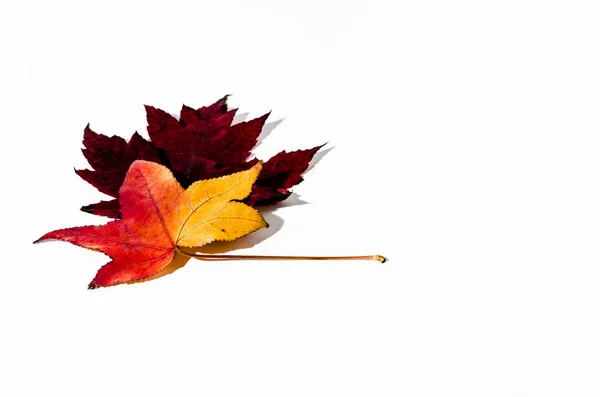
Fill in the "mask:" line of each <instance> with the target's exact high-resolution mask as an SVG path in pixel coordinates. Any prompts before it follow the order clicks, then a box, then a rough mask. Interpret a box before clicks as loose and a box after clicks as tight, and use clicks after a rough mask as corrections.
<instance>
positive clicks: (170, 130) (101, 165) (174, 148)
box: [77, 96, 320, 217]
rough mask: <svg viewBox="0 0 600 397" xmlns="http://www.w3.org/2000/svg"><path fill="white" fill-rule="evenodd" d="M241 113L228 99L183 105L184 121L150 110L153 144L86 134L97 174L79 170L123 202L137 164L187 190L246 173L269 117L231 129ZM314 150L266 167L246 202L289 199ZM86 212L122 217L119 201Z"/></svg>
mask: <svg viewBox="0 0 600 397" xmlns="http://www.w3.org/2000/svg"><path fill="white" fill-rule="evenodd" d="M235 113H236V110H235V109H233V110H230V109H228V107H227V96H225V97H223V98H221V99H219V100H218V101H216V102H215V103H213V104H212V105H209V106H205V107H201V108H199V109H193V108H191V107H189V106H185V105H183V107H182V108H181V113H180V117H179V120H178V119H177V118H176V117H173V116H172V115H170V114H169V113H167V112H165V111H163V110H161V109H158V108H155V107H152V106H146V114H147V120H148V134H149V136H150V139H151V142H148V141H146V140H145V139H144V138H142V137H141V136H140V135H139V134H137V133H135V134H134V135H133V136H132V138H131V140H130V141H129V142H126V141H125V140H124V139H122V138H119V137H110V138H109V137H106V136H104V135H100V134H96V133H95V132H93V131H92V130H91V129H89V127H87V128H86V131H85V133H84V146H85V149H83V151H84V155H85V157H86V159H88V161H89V163H90V165H91V166H92V168H93V170H78V171H77V174H78V175H79V176H81V177H82V178H83V179H84V180H86V181H87V182H89V183H90V184H92V185H93V186H95V187H96V188H98V190H100V191H101V192H103V193H105V194H108V195H109V196H112V197H115V198H117V197H118V191H119V188H120V186H121V184H122V183H123V180H124V178H125V174H126V172H127V170H128V169H129V166H130V165H131V163H132V162H133V161H135V160H149V161H154V162H158V163H160V164H164V165H167V166H168V167H170V169H171V170H172V171H173V173H174V175H175V177H176V178H177V179H178V180H179V182H180V183H181V185H182V186H183V187H187V186H189V185H190V184H191V183H193V182H195V181H197V180H201V179H209V178H216V177H220V176H224V175H228V174H231V173H235V172H239V171H244V170H247V169H249V168H250V167H252V166H253V165H254V164H256V162H257V159H252V160H248V158H249V157H250V154H251V150H252V149H253V148H254V146H256V144H257V139H258V137H259V135H260V133H261V131H262V129H263V127H264V125H265V122H266V120H267V118H268V117H269V113H267V114H265V115H263V116H261V117H258V118H255V119H252V120H249V121H246V122H241V123H238V124H235V125H231V124H232V122H233V118H234V116H235ZM319 149H320V146H319V147H315V148H312V149H308V150H298V151H294V152H286V151H283V152H281V153H279V154H277V155H275V156H273V157H272V158H271V159H270V160H269V161H267V162H266V163H265V164H264V167H263V171H262V172H261V174H260V176H259V178H258V180H257V182H256V184H255V186H254V189H253V191H252V194H251V196H250V197H249V198H248V200H247V202H248V203H249V204H251V205H253V204H269V203H273V202H276V201H281V200H284V199H286V198H287V197H288V196H289V195H290V194H291V192H290V191H289V189H290V188H291V187H292V186H294V185H296V184H298V183H300V182H301V181H302V173H303V172H305V171H306V169H307V167H308V164H309V162H310V160H311V159H312V157H313V156H314V154H315V153H316V152H317V151H318V150H319ZM82 210H83V211H86V212H89V213H92V214H96V215H103V216H109V217H119V216H120V215H119V204H118V201H116V200H114V201H103V202H99V203H96V204H90V205H88V206H84V207H82Z"/></svg>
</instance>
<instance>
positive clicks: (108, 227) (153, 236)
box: [36, 160, 267, 289]
mask: <svg viewBox="0 0 600 397" xmlns="http://www.w3.org/2000/svg"><path fill="white" fill-rule="evenodd" d="M261 167H262V164H261V163H257V164H256V165H255V166H254V167H252V168H251V169H249V170H247V171H243V172H238V173H235V174H231V175H227V176H224V177H221V178H215V179H210V180H205V181H198V182H196V183H194V184H192V185H191V186H190V187H189V188H188V189H187V190H184V189H183V188H182V187H181V185H180V184H179V183H178V182H177V181H176V180H175V178H174V177H173V174H172V173H171V171H170V170H169V169H168V168H166V167H164V166H162V165H160V164H157V163H153V162H148V161H141V160H138V161H135V162H134V163H133V164H132V165H131V167H130V168H129V171H128V172H127V175H126V177H125V181H124V182H123V185H122V186H121V189H120V191H119V201H120V204H121V214H122V220H117V221H113V222H109V223H107V224H105V225H101V226H82V227H74V228H69V229H61V230H56V231H53V232H50V233H47V234H45V235H44V236H42V237H41V238H40V239H39V240H37V241H36V242H40V241H44V240H51V239H58V240H63V241H67V242H70V243H73V244H76V245H79V246H81V247H85V248H88V249H91V250H95V251H101V252H103V253H105V254H106V255H108V256H109V257H110V258H111V259H112V260H111V261H110V262H108V263H107V264H106V265H104V266H103V267H102V268H100V270H99V271H98V273H97V274H96V277H95V278H94V280H92V282H91V283H90V284H89V288H90V289H93V288H97V287H105V286H109V285H114V284H120V283H124V282H128V281H134V280H140V279H143V278H146V277H149V276H152V275H153V274H156V273H157V272H159V271H161V270H162V269H164V268H165V267H166V266H167V265H168V264H169V263H170V262H171V260H172V259H173V256H174V253H175V251H176V249H177V246H185V247H191V246H193V247H198V246H201V245H204V244H207V243H209V242H211V241H214V240H234V239H236V238H239V237H242V236H244V235H246V234H248V233H252V232H254V231H256V230H258V229H260V228H262V227H265V226H267V223H266V222H265V220H264V219H263V217H262V216H261V215H260V214H259V213H258V212H257V211H256V210H255V209H253V208H252V207H249V206H247V205H246V204H243V203H240V202H238V201H232V200H243V199H244V198H246V197H247V196H248V195H249V194H250V192H251V190H252V185H253V184H254V182H255V181H256V178H257V176H258V174H259V173H260V170H261Z"/></svg>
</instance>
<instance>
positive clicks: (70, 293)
mask: <svg viewBox="0 0 600 397" xmlns="http://www.w3.org/2000/svg"><path fill="white" fill-rule="evenodd" d="M1 11H2V12H0V14H1V15H2V17H1V18H2V21H0V22H2V23H1V24H0V25H1V26H2V27H1V29H2V32H1V33H2V37H3V39H2V40H3V43H4V44H3V47H4V50H3V51H2V52H3V56H2V58H3V60H2V62H1V66H0V68H2V73H1V79H2V86H1V87H2V88H1V92H0V96H1V101H2V102H1V104H0V105H1V106H2V111H1V114H2V122H1V123H0V128H1V135H2V138H1V139H2V140H1V142H2V149H1V151H2V155H1V156H0V161H1V162H2V164H1V172H2V175H1V177H2V179H1V180H2V188H1V189H2V197H1V198H0V200H2V202H1V208H2V226H1V229H0V230H1V233H2V253H3V254H2V261H1V263H2V268H1V269H2V273H1V276H0V307H1V322H2V326H1V327H0V334H1V338H0V365H1V366H2V368H1V369H0V371H1V373H2V381H1V382H0V394H1V395H5V396H32V395H33V396H36V395H37V396H43V395H68V396H108V395H110V396H136V395H144V396H145V395H162V396H200V395H202V396H261V397H268V396H461V397H463V396H598V395H600V378H599V376H598V374H599V373H600V320H599V306H600V288H599V282H600V245H599V241H600V4H599V3H598V2H597V1H595V0H588V1H574V0H565V1H533V0H516V1H495V2H494V1H485V2H482V1H464V0H461V1H452V2H449V1H432V0H424V1H377V0H370V1H362V2H358V1H327V0H318V1H316V0H314V1H313V0H308V1H302V2H299V1H294V2H292V1H274V0H273V1H267V0H263V1H252V2H250V1H246V2H243V1H227V2H221V1H210V2H208V1H168V2H166V1H165V2H154V1H137V2H127V1H115V2H112V1H101V2H96V3H92V2H85V1H70V2H69V1H58V0H55V1H19V2H13V3H8V4H4V5H3V6H2V10H1ZM224 94H232V97H231V104H232V105H234V106H236V107H237V106H239V107H240V112H242V113H249V115H248V117H253V116H258V115H261V114H262V113H263V112H266V111H268V110H271V109H272V110H273V113H272V116H271V118H270V121H277V120H281V119H284V121H283V122H282V123H281V124H280V125H279V126H277V128H276V129H274V130H273V131H272V133H271V134H269V136H268V137H266V138H265V140H264V142H263V143H262V145H261V147H260V148H258V149H257V150H256V154H257V155H258V156H259V157H262V158H264V157H268V156H270V155H272V154H274V153H276V152H278V151H279V150H282V149H297V148H307V147H312V146H314V145H317V144H321V143H323V142H326V141H328V142H329V144H328V146H327V147H329V148H333V149H332V150H330V151H329V152H328V153H326V155H325V156H321V160H320V161H319V162H318V164H316V166H315V167H314V169H313V170H311V171H310V172H309V173H307V175H306V181H305V182H304V183H302V184H301V185H299V186H298V187H297V188H296V189H295V192H296V194H297V195H295V196H294V197H295V199H294V200H292V202H291V203H290V204H295V205H288V206H284V207H281V208H278V209H277V210H276V211H275V212H271V213H268V214H267V215H266V216H267V220H269V221H270V222H271V223H272V224H274V225H275V226H276V227H274V228H272V229H269V230H268V231H260V232H258V233H257V234H256V235H253V236H251V237H249V238H248V240H246V241H245V242H242V241H240V243H239V245H238V246H236V248H238V249H237V251H236V252H238V253H241V252H245V253H252V254H338V255H349V254H372V253H373V254H374V253H381V254H384V255H386V256H388V257H389V259H390V261H389V262H388V263H386V264H383V265H382V264H378V263H376V262H337V263H336V262H329V263H319V262H314V263H310V262H285V263H284V262H269V263H268V262H227V263H205V262H200V261H197V260H191V261H190V262H188V263H187V265H186V266H184V267H183V268H181V269H179V270H177V271H176V272H174V273H173V274H171V275H168V276H165V277H163V278H160V279H158V280H154V281H151V282H146V283H140V284H135V285H125V286H118V287H112V288H103V289H99V290H95V291H88V290H87V289H86V286H87V283H88V282H89V281H90V280H91V278H92V277H93V276H94V274H95V272H96V270H97V269H98V268H99V267H100V266H101V265H102V264H103V263H105V261H106V258H105V257H104V256H103V255H101V254H98V253H94V252H90V251H87V250H83V249H81V248H78V247H75V246H71V245H69V244H64V243H60V242H54V243H47V244H42V245H36V246H34V245H32V244H31V242H32V241H33V240H35V239H36V238H38V237H39V236H41V235H42V234H44V233H45V232H47V231H50V230H53V229H57V228H63V227H67V226H77V225H85V224H90V223H101V222H103V219H102V218H98V217H94V216H92V215H88V214H84V213H81V212H79V210H78V208H79V207H80V206H81V205H83V204H88V203H90V202H95V201H97V200H99V199H101V198H102V196H101V195H100V194H99V193H98V192H96V191H95V190H94V189H93V188H92V187H91V186H89V185H87V184H86V183H85V182H83V181H82V180H80V179H79V178H78V177H77V176H76V175H75V174H74V172H73V167H77V168H82V167H85V166H86V163H85V160H84V158H83V156H82V155H81V152H80V148H81V136H82V130H83V127H84V126H85V125H86V124H87V123H88V122H90V123H91V125H92V128H94V129H95V130H97V131H98V132H102V133H105V134H118V135H121V136H124V137H126V138H129V137H130V136H131V134H132V133H133V131H135V130H138V131H140V132H141V133H143V134H144V135H145V126H146V122H145V115H144V110H143V106H142V105H143V104H151V105H154V106H158V107H161V108H163V109H165V110H167V111H169V112H171V113H177V112H178V111H179V109H180V107H181V104H182V103H185V104H187V105H190V106H194V107H199V106H202V105H206V104H209V103H211V102H212V101H214V100H216V99H217V98H219V97H221V96H222V95H224ZM302 202H305V204H302ZM273 230H275V233H273Z"/></svg>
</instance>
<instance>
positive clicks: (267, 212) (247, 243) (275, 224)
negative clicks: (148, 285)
mask: <svg viewBox="0 0 600 397" xmlns="http://www.w3.org/2000/svg"><path fill="white" fill-rule="evenodd" d="M304 204H308V203H307V202H306V201H304V200H302V199H301V198H300V196H299V195H298V194H296V193H292V194H291V195H290V196H289V197H288V198H287V199H286V200H285V201H284V202H279V203H276V204H271V205H268V206H265V207H262V208H261V209H260V213H261V214H262V216H263V217H264V218H265V220H266V221H267V223H268V224H269V227H268V228H264V229H260V230H258V231H256V232H254V233H252V234H249V235H248V236H245V237H243V238H240V239H237V240H234V241H214V242H212V243H210V244H207V245H205V246H203V247H197V248H192V249H191V250H190V252H195V253H202V254H224V253H226V252H229V251H234V250H239V249H244V248H251V247H254V246H255V245H257V244H259V243H261V242H263V241H265V240H266V239H268V238H270V237H271V236H273V235H274V234H275V233H277V232H278V231H279V230H281V228H282V227H283V223H284V222H283V219H282V218H281V217H280V216H278V215H276V214H275V212H276V211H277V210H278V209H279V208H283V207H292V206H296V205H304ZM190 259H192V258H190V257H189V256H185V255H182V254H180V253H179V252H175V256H174V257H173V260H172V261H171V262H170V263H169V264H168V265H167V266H166V267H165V268H164V269H163V270H161V271H160V272H158V273H156V274H154V275H152V276H150V277H148V278H145V279H142V280H136V281H130V282H128V283H127V284H139V283H145V282H146V281H152V280H156V279H159V278H162V277H164V276H168V275H169V274H172V273H174V272H176V271H177V270H179V269H181V268H182V267H184V266H185V265H186V264H187V263H188V261H189V260H190Z"/></svg>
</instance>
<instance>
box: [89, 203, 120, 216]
mask: <svg viewBox="0 0 600 397" xmlns="http://www.w3.org/2000/svg"><path fill="white" fill-rule="evenodd" d="M81 210H82V211H83V212H87V213H89V214H94V215H99V216H106V217H109V218H120V217H121V211H120V206H119V200H117V199H114V200H109V201H100V202H98V203H95V204H89V205H84V206H83V207H81Z"/></svg>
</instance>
